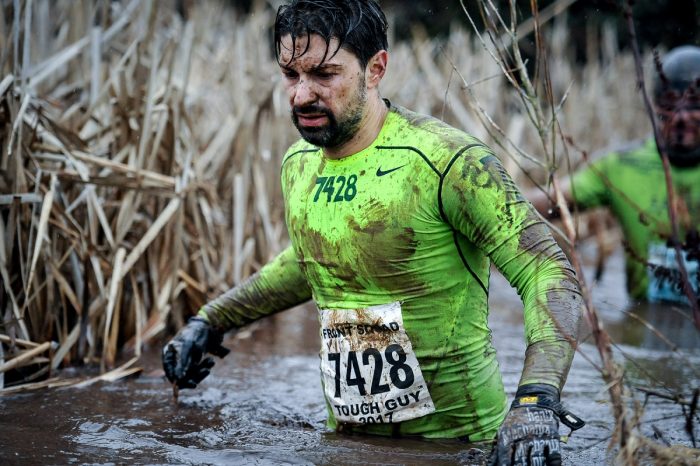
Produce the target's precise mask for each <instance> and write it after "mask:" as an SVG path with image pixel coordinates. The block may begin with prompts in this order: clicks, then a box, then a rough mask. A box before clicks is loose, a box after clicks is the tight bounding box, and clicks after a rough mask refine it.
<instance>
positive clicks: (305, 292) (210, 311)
mask: <svg viewBox="0 0 700 466" xmlns="http://www.w3.org/2000/svg"><path fill="white" fill-rule="evenodd" d="M310 298H311V290H310V289H309V286H308V284H307V282H306V279H305V278H304V275H303V273H302V271H301V269H300V268H299V264H298V262H297V260H296V256H295V254H294V250H293V249H292V248H291V247H289V248H287V249H285V250H284V251H283V252H282V253H281V254H280V255H278V256H277V257H276V258H275V259H273V260H272V261H270V262H269V263H268V264H267V265H265V266H264V267H263V268H262V269H260V271H259V272H258V273H256V274H254V275H253V276H251V277H250V278H249V279H248V280H246V281H245V282H243V283H241V284H239V285H237V286H235V287H233V288H232V289H231V290H229V291H227V292H226V293H224V294H223V295H221V296H219V297H218V298H216V299H215V300H213V301H211V302H209V303H207V304H206V305H204V306H203V307H202V309H200V311H199V314H198V315H197V316H196V317H193V318H191V319H190V320H189V321H188V322H187V325H186V326H185V327H183V328H182V329H181V330H180V331H179V332H178V334H177V335H176V336H175V337H174V338H173V339H172V340H170V341H169V342H168V343H167V344H166V345H165V347H164V348H163V369H164V370H165V375H166V377H167V378H168V380H170V382H172V383H173V384H174V385H175V386H177V387H179V388H195V387H196V386H197V384H198V383H199V382H201V381H202V380H203V379H204V378H205V377H206V376H207V375H209V371H210V370H211V368H212V367H213V366H214V360H213V359H212V358H209V357H207V358H205V357H204V356H205V355H206V354H207V353H211V354H214V355H216V356H219V357H222V358H223V357H224V356H226V354H228V352H229V350H228V349H226V348H224V347H223V346H221V342H222V341H223V334H224V333H225V332H226V331H228V330H230V329H232V328H240V327H242V326H243V325H245V324H248V323H250V322H253V321H255V320H257V319H260V318H262V317H265V316H268V315H271V314H274V313H276V312H279V311H283V310H285V309H289V308H290V307H292V306H295V305H297V304H301V303H303V302H305V301H307V300H309V299H310Z"/></svg>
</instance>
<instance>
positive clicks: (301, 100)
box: [292, 79, 318, 107]
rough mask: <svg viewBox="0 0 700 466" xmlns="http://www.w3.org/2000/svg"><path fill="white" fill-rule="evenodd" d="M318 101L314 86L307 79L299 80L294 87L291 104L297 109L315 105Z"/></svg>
mask: <svg viewBox="0 0 700 466" xmlns="http://www.w3.org/2000/svg"><path fill="white" fill-rule="evenodd" d="M317 99H318V95H316V90H315V89H314V85H313V83H312V82H311V81H309V80H308V79H300V80H299V82H298V83H297V85H296V86H294V95H293V96H292V104H293V105H294V106H297V107H303V106H304V105H309V104H312V103H315V102H316V100H317Z"/></svg>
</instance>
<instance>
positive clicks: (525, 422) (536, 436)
mask: <svg viewBox="0 0 700 466" xmlns="http://www.w3.org/2000/svg"><path fill="white" fill-rule="evenodd" d="M558 419H561V420H562V422H563V423H564V424H566V425H567V426H569V427H570V428H571V429H572V430H575V429H580V428H581V427H583V425H584V422H583V421H582V420H581V419H579V418H578V417H576V416H574V415H573V414H571V413H569V412H568V411H566V410H565V409H564V407H563V406H562V405H561V403H559V392H558V390H556V389H555V388H554V387H552V386H548V385H535V384H532V385H523V386H522V387H520V388H518V392H517V393H516V394H515V400H514V401H513V404H512V405H511V408H510V412H509V413H508V415H507V416H506V419H505V420H504V421H503V425H501V428H500V429H499V431H498V438H497V443H496V447H495V448H494V451H493V455H492V456H491V465H492V466H560V465H561V464H562V462H561V447H560V442H559V421H558Z"/></svg>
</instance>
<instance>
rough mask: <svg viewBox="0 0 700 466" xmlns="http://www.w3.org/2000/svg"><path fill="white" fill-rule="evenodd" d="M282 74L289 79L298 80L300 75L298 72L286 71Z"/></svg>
mask: <svg viewBox="0 0 700 466" xmlns="http://www.w3.org/2000/svg"><path fill="white" fill-rule="evenodd" d="M282 74H284V77H285V78H287V79H296V78H297V77H299V74H298V73H297V72H296V71H292V70H284V71H283V72H282Z"/></svg>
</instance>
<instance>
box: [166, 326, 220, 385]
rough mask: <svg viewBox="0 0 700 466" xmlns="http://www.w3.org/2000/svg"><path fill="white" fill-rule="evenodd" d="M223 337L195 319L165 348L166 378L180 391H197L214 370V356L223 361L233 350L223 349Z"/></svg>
mask: <svg viewBox="0 0 700 466" xmlns="http://www.w3.org/2000/svg"><path fill="white" fill-rule="evenodd" d="M222 341H223V334H221V333H219V332H215V331H214V330H213V329H212V328H211V326H210V325H209V323H208V322H207V321H206V320H204V319H203V318H201V317H193V318H191V319H190V320H189V322H187V325H185V326H184V327H183V328H182V329H181V330H180V331H179V332H178V334H177V335H175V337H174V338H173V339H172V340H170V341H169V342H168V344H167V345H165V346H164V347H163V369H164V370H165V376H166V377H167V378H168V380H169V381H170V382H172V383H175V384H177V386H178V387H179V388H195V387H196V386H197V384H198V383H199V382H201V381H202V380H203V379H204V378H205V377H206V376H208V375H209V372H210V371H211V368H212V367H213V366H214V360H213V359H212V358H204V359H202V356H204V355H205V354H206V353H211V354H214V355H216V356H219V357H220V358H223V357H224V356H226V355H227V354H228V353H229V351H230V350H228V349H227V348H224V347H223V346H221V342H222Z"/></svg>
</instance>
